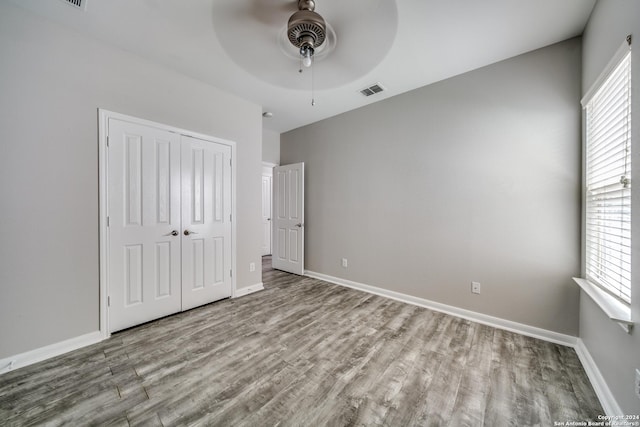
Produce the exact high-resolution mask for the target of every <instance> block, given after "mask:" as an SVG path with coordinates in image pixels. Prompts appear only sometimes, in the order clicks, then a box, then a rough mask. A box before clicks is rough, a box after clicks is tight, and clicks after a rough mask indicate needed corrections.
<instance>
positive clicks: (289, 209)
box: [271, 163, 304, 274]
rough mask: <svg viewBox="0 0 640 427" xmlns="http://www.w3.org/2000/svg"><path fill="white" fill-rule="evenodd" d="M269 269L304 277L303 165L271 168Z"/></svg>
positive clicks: (296, 164)
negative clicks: (271, 201) (272, 205)
mask: <svg viewBox="0 0 640 427" xmlns="http://www.w3.org/2000/svg"><path fill="white" fill-rule="evenodd" d="M273 204H274V215H273V216H274V217H273V254H272V256H271V264H272V265H273V268H275V269H278V270H283V271H288V272H289V273H294V274H304V163H295V164H291V165H286V166H276V167H275V168H273Z"/></svg>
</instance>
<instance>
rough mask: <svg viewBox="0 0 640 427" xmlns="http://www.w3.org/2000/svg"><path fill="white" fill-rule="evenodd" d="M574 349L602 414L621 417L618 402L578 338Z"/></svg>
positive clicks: (582, 342)
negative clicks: (598, 402)
mask: <svg viewBox="0 0 640 427" xmlns="http://www.w3.org/2000/svg"><path fill="white" fill-rule="evenodd" d="M574 348H575V350H576V353H577V354H578V358H579V359H580V362H582V367H583V368H584V370H585V372H586V373H587V377H589V381H591V386H592V387H593V390H594V391H595V392H596V395H597V396H598V399H599V400H600V404H601V405H602V408H603V409H604V412H605V413H606V414H607V415H609V416H615V415H623V414H624V412H623V411H622V409H621V408H620V405H618V402H616V399H615V397H613V393H611V390H610V389H609V386H607V383H606V381H605V380H604V377H603V376H602V374H601V373H600V370H599V369H598V365H596V362H595V360H593V358H592V357H591V353H589V350H588V349H587V346H586V345H584V341H582V340H581V339H580V338H578V340H577V343H576V345H575V347H574Z"/></svg>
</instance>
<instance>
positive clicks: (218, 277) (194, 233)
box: [181, 136, 232, 310]
mask: <svg viewBox="0 0 640 427" xmlns="http://www.w3.org/2000/svg"><path fill="white" fill-rule="evenodd" d="M230 163H231V148H230V147H229V146H227V145H222V144H217V143H214V142H210V141H203V140H200V139H196V138H192V137H188V136H183V137H182V234H181V238H182V309H183V310H187V309H189V308H192V307H196V306H199V305H202V304H206V303H208V302H212V301H216V300H219V299H222V298H227V297H230V296H231V292H232V289H231V287H232V285H231V256H230V255H231V164H230Z"/></svg>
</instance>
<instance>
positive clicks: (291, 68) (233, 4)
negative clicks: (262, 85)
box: [212, 0, 398, 92]
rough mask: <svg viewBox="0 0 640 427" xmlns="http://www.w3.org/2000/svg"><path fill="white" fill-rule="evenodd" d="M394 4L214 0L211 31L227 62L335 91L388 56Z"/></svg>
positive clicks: (281, 83)
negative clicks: (227, 57)
mask: <svg viewBox="0 0 640 427" xmlns="http://www.w3.org/2000/svg"><path fill="white" fill-rule="evenodd" d="M396 1H397V0H349V1H341V0H216V1H215V2H212V7H213V10H212V12H213V29H214V31H215V34H216V37H217V39H218V42H219V43H220V45H221V46H222V48H223V49H224V50H225V52H226V53H227V54H228V55H229V57H230V58H231V59H232V60H233V61H234V62H235V63H236V64H237V65H238V66H239V67H240V68H242V69H244V70H245V71H247V72H248V73H250V74H252V75H253V76H255V77H256V78H258V79H259V80H262V81H264V82H266V83H269V84H272V85H276V86H278V87H281V88H284V89H286V90H295V91H305V92H306V91H308V90H309V87H310V85H311V84H312V82H311V80H312V79H315V80H314V83H313V85H314V87H315V88H316V89H317V90H326V89H333V88H337V87H340V86H344V85H346V84H349V83H351V82H353V81H355V80H357V79H359V78H361V77H363V76H365V75H366V74H368V73H370V72H371V70H372V69H374V68H375V66H376V65H377V64H379V63H380V62H381V61H382V59H383V58H384V57H385V56H386V54H387V53H388V52H389V49H390V48H391V46H392V45H393V42H394V40H395V37H396V34H397V27H398V11H397V5H396ZM372 28H374V29H375V31H371V29H372ZM363 40H364V41H366V43H363ZM296 65H298V66H299V67H298V68H295V67H296ZM307 67H309V68H310V69H309V68H307ZM301 69H309V71H310V72H309V73H302V74H300V73H298V72H297V71H299V70H301ZM294 73H295V74H294Z"/></svg>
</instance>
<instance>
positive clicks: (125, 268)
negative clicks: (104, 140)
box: [108, 119, 181, 332]
mask: <svg viewBox="0 0 640 427" xmlns="http://www.w3.org/2000/svg"><path fill="white" fill-rule="evenodd" d="M108 126H109V146H108V153H109V154H108V176H109V180H108V192H109V199H108V200H109V201H108V212H109V234H108V236H109V237H108V239H109V246H108V248H109V249H108V252H109V268H108V277H109V283H110V286H109V317H110V321H109V331H110V332H111V331H117V330H120V329H124V328H128V327H130V326H133V325H137V324H140V323H143V322H146V321H148V320H151V319H156V318H158V317H162V316H166V315H168V314H171V313H175V312H178V311H180V307H181V296H180V286H181V279H180V269H181V265H180V234H179V231H180V135H177V134H175V133H171V132H167V131H164V130H160V129H155V128H152V127H147V126H142V125H138V124H134V123H129V122H125V121H120V120H115V119H109V124H108Z"/></svg>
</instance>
